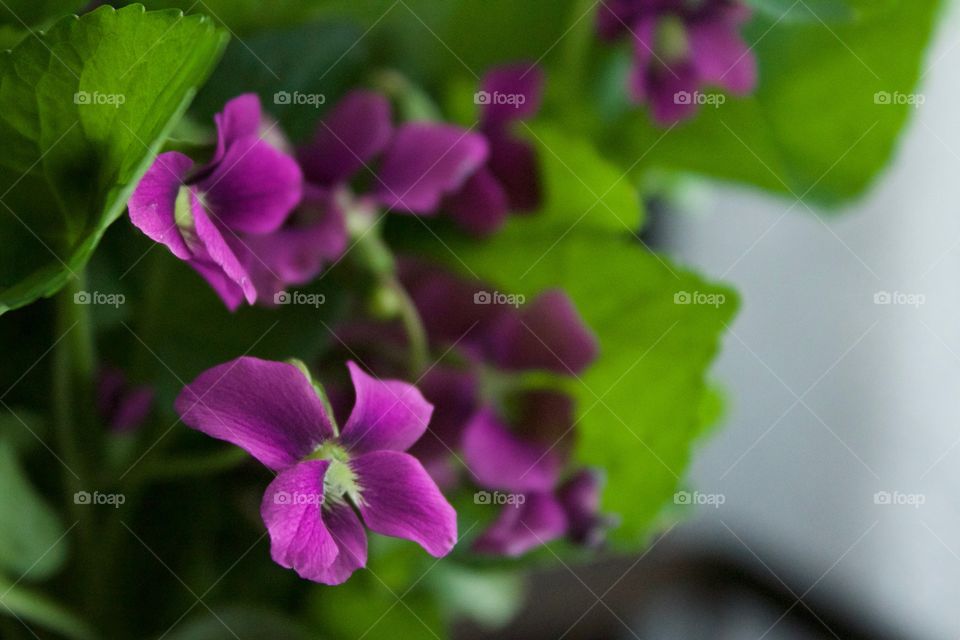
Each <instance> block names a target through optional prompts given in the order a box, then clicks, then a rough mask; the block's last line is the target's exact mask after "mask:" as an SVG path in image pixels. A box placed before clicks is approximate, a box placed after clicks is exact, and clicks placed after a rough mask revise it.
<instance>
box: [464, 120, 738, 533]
mask: <svg viewBox="0 0 960 640" xmlns="http://www.w3.org/2000/svg"><path fill="white" fill-rule="evenodd" d="M532 133H533V139H534V140H536V141H538V144H539V147H540V149H539V153H540V158H541V160H542V164H543V171H544V174H545V178H544V181H545V184H546V198H547V201H546V203H545V206H544V210H543V212H541V213H540V214H537V215H534V216H524V217H514V218H513V219H512V220H511V222H510V223H509V224H508V225H507V227H506V228H505V229H504V231H502V232H501V233H499V234H498V235H496V236H494V237H493V238H492V239H491V240H490V241H488V242H486V243H477V242H476V241H473V240H469V241H466V240H465V241H460V242H454V241H451V243H450V246H451V248H452V250H453V252H454V253H455V254H456V255H457V257H458V259H459V260H462V261H463V262H464V263H465V264H466V265H468V266H469V268H470V269H471V270H472V271H474V272H475V273H477V274H478V275H480V276H481V277H482V278H485V279H488V280H490V281H492V282H493V283H495V284H497V285H498V286H502V287H504V290H505V291H510V292H517V293H522V294H525V295H526V296H527V299H528V300H529V299H531V297H532V296H534V295H536V294H537V293H538V292H540V291H542V290H543V289H545V288H548V287H562V288H563V289H564V290H565V291H566V292H567V293H568V294H569V295H570V296H571V298H572V299H573V300H574V302H575V303H576V306H577V308H578V309H579V311H580V312H581V314H582V315H583V317H584V319H585V321H586V323H587V324H588V325H589V326H590V327H591V329H592V330H593V331H595V332H596V334H597V336H598V339H599V342H600V350H601V353H600V357H599V358H598V359H597V361H596V362H595V363H594V364H593V365H592V366H591V367H590V368H589V369H588V370H587V372H586V373H584V374H583V375H582V376H580V377H579V378H578V379H577V380H576V381H574V383H573V384H572V390H573V392H574V393H575V394H576V397H577V400H578V413H579V419H580V422H579V423H578V445H577V455H578V457H579V459H580V460H581V461H582V462H584V463H586V464H590V465H596V466H599V467H601V468H603V469H604V470H605V471H606V473H607V478H608V482H607V486H606V491H605V494H604V507H605V508H606V509H607V510H609V511H612V512H614V513H617V514H618V515H619V516H620V518H621V521H622V524H621V526H620V527H619V529H618V530H617V531H616V536H617V538H618V539H620V540H622V541H627V542H633V543H636V542H640V541H642V536H643V535H644V533H645V531H646V529H647V527H648V526H649V524H650V523H651V522H652V520H653V519H654V517H655V516H656V515H657V513H658V512H659V511H660V509H661V508H662V506H663V505H664V503H665V502H666V501H667V500H668V499H669V498H670V496H671V495H672V494H673V491H674V490H675V487H676V485H677V483H678V481H679V479H680V478H681V477H682V476H683V473H684V470H685V468H686V465H687V462H688V460H689V457H690V449H691V446H692V443H693V441H694V439H695V438H696V437H697V435H698V434H699V433H700V432H701V430H702V424H701V422H702V419H703V418H704V417H706V416H708V415H709V413H708V412H704V411H703V410H702V407H703V406H704V403H705V402H706V401H707V400H706V396H707V393H708V389H709V387H708V384H707V381H706V373H707V369H708V367H709V365H710V363H711V361H712V360H713V358H714V356H715V354H716V352H717V349H718V346H719V337H720V335H721V334H722V333H723V331H724V328H725V325H726V323H729V322H730V321H731V319H732V317H733V315H734V313H735V311H736V308H737V305H738V300H737V296H736V294H735V293H734V292H733V291H731V290H729V289H727V288H725V287H721V286H717V285H715V284H712V283H709V282H707V281H705V280H704V279H702V278H701V277H699V276H698V275H696V274H694V273H692V272H689V271H686V270H683V269H680V268H678V267H676V266H675V265H673V264H672V263H670V262H669V261H668V260H666V259H665V258H662V257H660V256H657V255H655V254H653V253H650V252H649V251H647V250H646V249H645V248H644V247H643V246H642V245H641V244H640V242H639V240H638V239H637V237H636V235H635V230H636V229H638V228H639V221H640V217H641V216H640V210H639V206H638V202H637V200H636V198H631V199H629V200H628V199H627V195H626V193H622V194H620V195H618V196H616V197H614V198H613V199H611V196H613V195H614V194H616V193H618V192H619V191H620V189H619V187H618V186H614V187H612V188H611V183H612V179H613V178H614V176H615V175H616V174H615V173H612V169H611V168H610V167H609V166H608V165H606V163H604V162H603V161H602V160H600V159H599V158H598V157H597V156H596V155H595V154H594V153H592V152H591V151H590V150H589V146H588V145H587V144H586V143H584V142H582V141H578V140H576V139H571V138H570V137H568V136H567V135H565V134H563V133H561V132H560V130H559V129H556V128H551V127H549V126H537V127H536V128H534V129H533V130H532ZM618 184H622V182H621V183H618ZM598 199H600V200H601V204H598V205H594V203H595V202H596V201H597V200H598ZM604 202H606V203H607V205H608V206H609V208H608V206H605V205H604V204H603V203H604ZM614 206H616V207H617V208H616V209H615V208H614ZM459 260H457V259H453V260H452V263H453V264H454V265H457V264H460V263H459ZM686 302H689V304H686Z"/></svg>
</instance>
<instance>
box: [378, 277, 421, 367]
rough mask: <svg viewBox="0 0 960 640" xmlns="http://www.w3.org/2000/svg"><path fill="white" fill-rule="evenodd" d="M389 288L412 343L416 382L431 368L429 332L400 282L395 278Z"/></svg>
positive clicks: (412, 364)
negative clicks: (394, 296)
mask: <svg viewBox="0 0 960 640" xmlns="http://www.w3.org/2000/svg"><path fill="white" fill-rule="evenodd" d="M388 286H389V287H390V288H391V289H392V291H393V293H394V294H395V295H396V296H397V301H398V302H399V309H398V311H399V314H400V321H401V322H402V323H403V328H404V330H405V331H406V333H407V339H408V340H409V341H410V373H411V375H412V377H413V379H414V380H417V379H418V378H419V377H420V376H422V375H423V372H424V371H426V369H427V367H428V366H429V360H430V343H429V341H428V339H427V331H426V329H425V328H424V326H423V319H422V318H421V317H420V312H419V311H417V306H416V305H415V304H414V303H413V300H412V299H411V298H410V294H408V293H407V290H406V289H404V288H403V285H402V284H400V281H399V280H397V279H396V277H393V278H391V279H390V281H389V283H388Z"/></svg>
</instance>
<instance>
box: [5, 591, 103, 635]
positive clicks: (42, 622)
mask: <svg viewBox="0 0 960 640" xmlns="http://www.w3.org/2000/svg"><path fill="white" fill-rule="evenodd" d="M0 593H3V594H4V595H3V600H2V601H3V606H2V607H0V615H6V616H12V617H16V618H17V619H19V620H20V621H21V622H32V623H34V624H37V625H39V626H41V627H43V628H45V629H49V630H50V631H55V632H56V633H58V634H59V635H61V636H63V637H64V638H68V639H69V640H90V639H92V638H95V637H96V634H95V633H94V632H93V630H92V629H91V628H90V627H89V626H88V625H87V624H86V623H85V622H84V621H83V620H81V619H79V618H77V617H76V615H75V614H73V613H71V612H70V611H68V610H66V609H65V608H64V607H63V606H62V605H60V604H58V603H56V602H53V601H52V600H50V599H49V598H47V597H46V596H44V595H42V594H39V593H36V592H34V591H31V590H28V589H25V588H24V587H22V586H21V585H19V584H16V583H11V582H10V581H9V580H7V579H6V578H3V577H2V576H0Z"/></svg>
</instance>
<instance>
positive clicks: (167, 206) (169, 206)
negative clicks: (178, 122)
mask: <svg viewBox="0 0 960 640" xmlns="http://www.w3.org/2000/svg"><path fill="white" fill-rule="evenodd" d="M214 119H215V121H216V125H217V146H216V149H215V151H214V155H213V157H212V158H211V160H210V161H209V162H208V163H207V164H205V165H203V166H201V167H196V166H195V165H194V162H193V160H191V159H190V158H189V157H187V156H186V155H184V154H182V153H179V152H176V151H171V152H168V153H162V154H160V155H159V156H157V159H156V160H155V161H154V163H153V165H152V166H151V167H150V169H148V170H147V172H146V174H145V175H144V176H143V178H142V179H141V181H140V183H139V184H138V185H137V188H136V189H135V190H134V192H133V195H132V196H131V197H130V201H129V203H128V207H129V210H130V219H131V221H132V222H133V224H134V225H135V226H136V227H137V228H139V229H140V230H141V231H143V232H144V233H145V234H146V235H147V236H148V237H150V238H151V239H153V240H155V241H156V242H160V243H162V244H164V245H166V246H167V248H168V249H170V252H171V253H173V254H174V255H175V256H177V257H178V258H180V259H181V260H185V261H186V262H187V263H188V264H189V265H190V266H191V267H193V268H194V269H195V270H196V271H197V272H198V273H200V275H201V276H203V277H204V278H205V279H206V280H207V282H209V283H210V286H211V287H213V289H214V291H216V292H217V294H218V295H219V296H220V297H221V298H222V299H223V301H224V303H225V304H226V305H227V307H229V308H230V309H231V310H234V309H236V308H237V307H238V306H239V305H240V304H241V302H242V301H243V300H244V299H246V301H247V302H248V303H250V304H252V303H254V302H255V301H257V299H258V297H260V298H262V297H263V295H262V294H260V292H258V290H257V285H256V282H255V280H261V279H262V278H255V277H254V276H253V275H251V270H252V269H254V268H255V267H256V266H257V262H256V261H255V260H254V258H253V257H252V256H251V254H250V249H249V247H248V246H247V242H248V241H249V239H250V238H254V237H258V236H264V235H267V234H270V233H273V232H275V231H277V230H278V229H279V228H280V227H281V226H282V225H283V224H284V222H285V221H286V220H287V217H288V215H289V214H290V212H291V211H292V210H293V208H294V207H295V206H296V205H297V204H298V203H299V202H300V199H301V195H302V191H303V188H302V183H303V179H302V175H301V172H300V168H299V167H298V166H297V163H296V162H295V161H294V160H293V158H291V157H289V156H288V155H286V154H285V153H283V152H282V151H281V150H280V149H278V148H277V147H275V146H274V145H273V144H271V143H270V142H268V140H267V139H268V137H269V134H270V130H269V129H268V130H266V131H264V123H265V121H264V119H263V115H262V113H261V109H260V100H259V99H258V98H257V96H256V95H253V94H244V95H241V96H238V97H236V98H234V99H233V100H230V101H229V102H228V103H227V104H226V105H225V106H224V109H223V111H222V112H220V113H218V114H217V115H216V116H215V118H214ZM262 266H267V265H262Z"/></svg>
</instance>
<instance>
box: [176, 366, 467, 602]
mask: <svg viewBox="0 0 960 640" xmlns="http://www.w3.org/2000/svg"><path fill="white" fill-rule="evenodd" d="M347 367H348V368H349V371H350V376H351V378H352V381H353V386H354V391H355V402H354V406H353V410H352V412H351V413H350V416H349V418H348V419H347V421H346V424H345V426H344V428H343V430H342V431H341V432H339V433H338V430H337V427H336V423H335V421H334V419H333V416H331V415H330V412H329V411H328V410H327V408H326V406H325V403H324V402H323V401H322V400H321V397H320V395H318V393H319V390H318V389H317V388H315V386H314V384H313V383H312V381H311V380H310V379H309V378H308V377H307V375H305V374H304V372H303V371H302V370H301V369H300V368H298V367H297V366H295V365H293V364H287V363H282V362H271V361H267V360H260V359H257V358H251V357H242V358H238V359H236V360H233V361H231V362H227V363H225V364H222V365H219V366H217V367H214V368H212V369H210V370H208V371H206V372H204V373H202V374H201V375H200V376H199V377H198V378H197V379H196V380H195V381H194V382H193V383H191V384H190V385H188V386H187V387H186V388H184V390H183V391H182V392H181V394H180V396H179V397H178V398H177V401H176V409H177V411H178V413H180V415H181V417H182V419H183V421H184V423H186V424H187V425H189V426H191V427H193V428H194V429H197V430H199V431H202V432H203V433H206V434H207V435H209V436H212V437H214V438H218V439H220V440H225V441H227V442H230V443H232V444H235V445H237V446H239V447H242V448H243V449H245V450H246V451H247V452H248V453H250V455H252V456H253V457H255V458H256V459H257V460H259V461H260V462H262V463H263V464H264V465H265V466H267V467H268V468H269V469H271V470H273V471H274V472H276V473H277V476H276V478H275V479H274V480H273V482H271V483H270V485H269V486H268V487H267V489H266V492H265V493H264V497H263V502H262V504H261V508H260V513H261V516H262V517H263V521H264V523H265V524H266V527H267V530H268V532H269V534H270V553H271V556H272V557H273V559H274V561H275V562H277V563H278V564H279V565H281V566H283V567H287V568H291V569H294V570H295V571H296V572H297V573H298V574H299V575H300V576H301V577H303V578H306V579H308V580H313V581H316V582H322V583H325V584H340V583H342V582H344V581H346V580H347V579H348V578H349V577H350V575H351V574H352V573H353V572H354V571H356V570H357V569H359V568H361V567H364V566H365V565H366V561H367V538H366V533H365V532H364V524H365V525H366V527H367V528H369V529H370V530H372V531H375V532H377V533H380V534H383V535H387V536H393V537H399V538H406V539H408V540H412V541H414V542H416V543H418V544H420V546H422V547H423V548H424V549H425V550H426V551H427V552H428V553H430V554H431V555H434V556H437V557H440V556H443V555H446V554H447V553H449V552H450V550H451V549H452V548H453V546H454V544H455V542H456V540H457V521H456V513H455V512H454V510H453V507H451V506H450V504H449V503H448V502H447V500H446V499H445V498H444V497H443V494H442V493H441V492H440V490H439V489H438V488H437V485H436V484H435V483H434V481H433V480H432V479H431V478H430V476H429V475H428V474H427V472H426V471H425V470H424V468H423V466H422V465H421V464H420V462H419V461H418V460H417V459H416V458H415V457H413V456H412V455H410V454H408V453H405V451H406V450H407V449H408V448H409V447H410V446H411V445H412V444H413V443H414V442H416V441H417V440H418V439H419V438H420V436H421V435H422V434H423V433H424V431H425V430H426V428H427V424H428V422H429V421H430V416H431V413H432V411H433V407H432V405H431V404H430V403H429V402H427V401H426V400H425V399H424V398H423V396H422V395H421V394H420V392H419V391H418V390H417V389H416V387H414V386H412V385H410V384H407V383H405V382H400V381H396V380H386V381H383V380H377V379H375V378H373V377H371V376H369V375H367V374H366V373H364V372H363V371H361V370H360V368H359V367H358V366H357V365H355V364H354V363H353V362H348V363H347ZM357 512H359V515H358V513H357ZM361 518H362V521H361Z"/></svg>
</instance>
